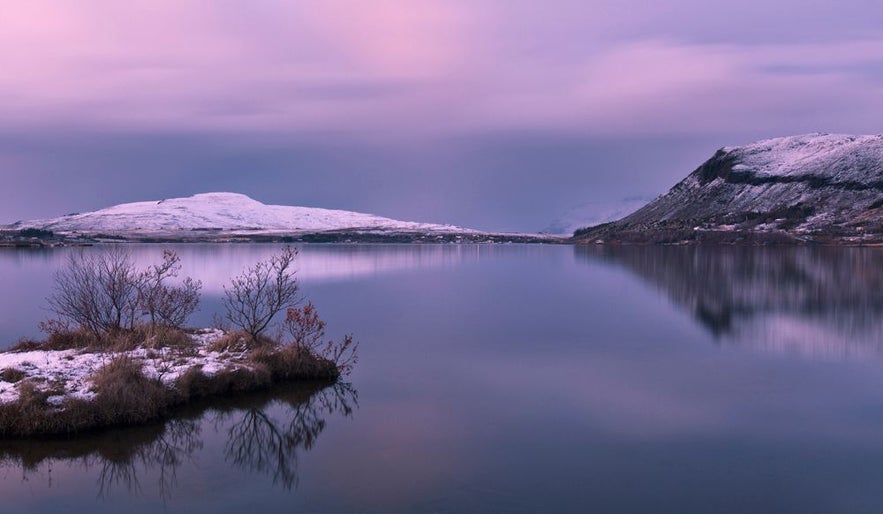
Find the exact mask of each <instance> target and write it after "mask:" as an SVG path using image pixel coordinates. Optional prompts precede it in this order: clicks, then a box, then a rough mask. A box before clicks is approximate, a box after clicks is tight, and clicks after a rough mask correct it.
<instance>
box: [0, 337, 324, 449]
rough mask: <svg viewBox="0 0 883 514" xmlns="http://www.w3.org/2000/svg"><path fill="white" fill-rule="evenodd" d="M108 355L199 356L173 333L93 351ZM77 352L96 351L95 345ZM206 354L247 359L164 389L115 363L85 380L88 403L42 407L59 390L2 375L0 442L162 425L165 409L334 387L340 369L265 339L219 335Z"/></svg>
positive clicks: (13, 373) (122, 361) (12, 373)
mask: <svg viewBox="0 0 883 514" xmlns="http://www.w3.org/2000/svg"><path fill="white" fill-rule="evenodd" d="M81 335H82V334H59V335H58V337H57V338H56V339H52V340H51V341H50V340H47V341H46V342H44V343H41V344H40V345H39V346H38V348H36V349H41V350H45V349H47V346H52V347H63V348H65V349H68V348H70V347H71V346H72V345H73V344H79V343H82V342H83V341H87V340H85V339H80V338H79V337H80V336H81ZM139 341H140V343H139ZM72 342H75V343H72ZM147 345H150V346H147ZM108 347H112V348H113V351H128V350H131V349H134V348H137V347H142V348H143V347H148V348H150V351H152V352H154V354H158V353H159V349H162V348H174V349H175V350H176V352H175V353H176V354H178V353H182V352H183V353H187V352H188V351H189V350H190V349H192V350H193V351H194V352H196V351H198V348H197V347H196V346H195V343H194V342H193V341H192V340H191V339H190V337H189V336H187V334H186V333H184V332H182V331H180V330H169V331H156V330H155V329H154V330H152V331H150V332H149V333H148V332H138V331H129V332H127V333H124V334H117V335H115V336H114V337H113V338H108V339H107V340H106V341H104V342H102V343H100V348H104V349H105V350H104V351H107V350H106V349H107V348H108ZM83 349H84V350H85V351H93V350H96V346H95V343H94V341H93V342H89V343H87V344H86V346H85V347H84V348H83ZM211 349H213V350H215V351H229V352H245V353H246V355H247V359H246V360H245V361H244V362H242V363H240V364H239V365H235V364H231V365H230V366H229V367H228V368H226V369H223V370H221V371H219V372H217V373H214V374H212V375H206V374H205V373H203V371H202V370H201V368H200V367H199V366H194V367H192V368H190V369H189V370H187V371H186V372H184V373H183V374H182V375H181V376H179V377H178V378H177V379H176V380H175V381H174V382H173V383H170V384H169V383H163V382H162V381H161V380H160V379H159V378H150V377H148V376H146V375H145V374H144V372H143V370H142V363H141V361H139V360H136V359H133V358H131V357H128V356H127V355H118V356H116V357H115V358H113V359H112V360H110V361H109V362H108V363H107V364H106V365H104V366H103V367H101V368H100V369H98V370H97V371H96V372H95V373H94V374H93V375H92V376H91V377H89V380H90V381H91V383H92V384H93V387H92V391H93V392H94V393H95V396H94V398H92V399H88V400H87V399H80V398H73V397H65V398H64V399H63V400H62V401H61V402H60V403H58V402H54V403H49V402H48V401H47V399H48V398H49V397H50V396H63V395H64V394H65V391H64V384H63V383H55V382H52V383H50V382H46V381H43V382H39V383H38V382H36V381H35V380H33V379H29V378H26V376H25V374H24V372H22V371H21V370H17V369H14V368H7V369H4V370H3V371H0V379H2V380H4V381H7V382H14V383H17V386H16V387H17V388H18V391H19V398H18V399H17V400H16V401H14V402H9V403H5V404H0V437H27V436H35V435H50V434H72V433H79V432H84V431H88V430H93V429H98V428H103V427H110V426H120V425H133V424H140V423H144V422H147V421H150V420H154V419H159V418H162V417H164V416H166V415H168V413H169V411H170V410H171V409H172V408H174V407H177V406H180V405H184V404H187V403H188V402H191V401H194V400H198V399H203V398H209V397H224V396H228V395H231V394H234V393H243V392H248V391H257V390H262V389H267V388H269V387H270V386H272V385H274V384H276V383H280V382H291V381H315V380H324V381H334V380H336V379H337V378H338V377H339V376H340V375H341V372H340V371H341V369H340V368H339V367H338V365H337V364H336V363H335V362H334V361H333V360H329V359H328V358H326V357H324V356H322V355H320V354H319V353H317V352H316V351H314V350H311V349H309V348H304V347H300V346H296V345H280V344H279V343H277V342H275V341H272V340H270V339H264V338H262V339H261V340H259V341H254V340H253V339H252V338H250V337H249V336H248V335H247V334H243V333H241V332H233V333H231V334H228V335H226V336H225V337H223V338H221V339H219V340H218V341H217V342H215V343H214V344H213V345H212V347H211Z"/></svg>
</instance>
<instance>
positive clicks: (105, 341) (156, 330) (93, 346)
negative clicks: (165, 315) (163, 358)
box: [9, 325, 196, 352]
mask: <svg viewBox="0 0 883 514" xmlns="http://www.w3.org/2000/svg"><path fill="white" fill-rule="evenodd" d="M137 348H149V349H155V350H158V349H162V348H175V349H178V350H181V351H184V352H186V351H187V350H191V349H194V350H195V348H196V343H195V342H194V341H193V339H192V338H191V337H190V336H189V335H188V334H187V333H186V332H185V331H184V330H181V329H178V328H172V327H163V326H149V325H139V326H136V327H135V328H133V329H132V330H119V331H116V332H112V333H111V332H109V333H106V334H102V335H101V336H100V337H98V336H96V335H95V334H93V333H92V332H89V331H87V330H83V329H64V328H59V327H58V326H53V328H52V330H50V331H49V332H48V336H47V337H46V339H45V340H43V341H33V340H23V341H19V342H18V343H16V344H15V345H13V346H12V347H11V348H10V349H9V351H11V352H32V351H64V350H83V351H86V352H128V351H132V350H135V349H137Z"/></svg>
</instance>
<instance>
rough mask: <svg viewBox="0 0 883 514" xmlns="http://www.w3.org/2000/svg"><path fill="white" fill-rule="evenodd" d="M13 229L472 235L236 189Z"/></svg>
mask: <svg viewBox="0 0 883 514" xmlns="http://www.w3.org/2000/svg"><path fill="white" fill-rule="evenodd" d="M11 228H13V229H18V230H21V229H27V228H35V229H42V230H51V231H53V232H56V233H79V234H108V235H124V236H128V235H151V234H165V235H169V234H176V233H186V232H204V231H221V232H235V233H267V232H270V233H289V234H300V233H323V232H345V231H352V232H385V233H390V232H394V233H422V234H454V233H456V234H477V233H478V232H477V231H474V230H469V229H464V228H461V227H456V226H453V225H437V224H430V223H415V222H409V221H398V220H394V219H390V218H383V217H380V216H375V215H372V214H363V213H358V212H350V211H339V210H329V209H317V208H311V207H290V206H283V205H265V204H263V203H261V202H258V201H256V200H253V199H251V198H249V197H248V196H245V195H242V194H237V193H204V194H197V195H194V196H190V197H187V198H173V199H168V200H160V201H152V202H136V203H126V204H121V205H115V206H113V207H108V208H106V209H101V210H98V211H94V212H87V213H83V214H71V215H67V216H62V217H60V218H52V219H45V220H34V221H20V222H18V223H15V224H14V225H12V226H11Z"/></svg>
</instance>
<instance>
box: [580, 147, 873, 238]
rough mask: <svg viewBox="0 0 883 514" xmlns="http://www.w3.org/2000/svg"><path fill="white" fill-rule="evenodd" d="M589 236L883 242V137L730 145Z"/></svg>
mask: <svg viewBox="0 0 883 514" xmlns="http://www.w3.org/2000/svg"><path fill="white" fill-rule="evenodd" d="M575 240H576V241H577V242H583V243H608V244H610V243H637V244H642V243H666V244H679V243H692V244H696V243H729V244H837V245H843V244H846V245H870V244H883V135H874V136H852V135H839V134H808V135H802V136H791V137H782V138H776V139H768V140H764V141H759V142H756V143H752V144H749V145H745V146H739V147H725V148H721V149H720V150H718V151H717V153H715V154H714V156H712V157H711V159H709V160H708V161H706V162H705V163H704V164H702V165H701V166H700V167H699V168H697V169H696V170H695V171H693V172H692V173H691V174H690V175H689V176H687V177H686V178H685V179H684V180H682V181H681V182H679V183H678V184H677V185H675V186H674V187H672V188H671V190H669V191H668V192H667V193H666V194H664V195H662V196H660V197H658V198H656V199H655V200H653V201H652V202H650V203H649V204H647V205H646V206H644V207H642V208H640V209H638V210H636V211H635V212H633V213H632V214H629V215H628V216H626V217H624V218H622V219H619V220H617V221H613V222H611V223H605V224H602V225H597V226H594V227H588V228H585V229H582V230H578V231H577V232H576V233H575Z"/></svg>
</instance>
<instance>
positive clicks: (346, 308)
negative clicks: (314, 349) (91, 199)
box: [0, 246, 883, 514]
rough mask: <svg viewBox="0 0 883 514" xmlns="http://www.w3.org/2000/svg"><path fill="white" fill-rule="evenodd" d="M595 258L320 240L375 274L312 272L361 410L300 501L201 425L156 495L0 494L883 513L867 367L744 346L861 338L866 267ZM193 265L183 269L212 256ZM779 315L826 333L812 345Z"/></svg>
mask: <svg viewBox="0 0 883 514" xmlns="http://www.w3.org/2000/svg"><path fill="white" fill-rule="evenodd" d="M223 249H224V251H229V252H230V253H235V252H240V251H241V252H244V253H243V255H248V258H243V259H241V260H240V259H236V258H234V257H235V256H234V257H229V262H230V263H231V264H230V265H231V266H234V265H235V266H238V265H244V263H245V262H246V261H249V260H250V259H251V257H252V256H253V255H255V254H254V253H252V252H259V253H260V252H265V251H271V249H270V247H258V248H252V247H244V246H243V247H238V246H237V247H224V248H223ZM150 251H156V252H158V251H159V249H158V248H153V247H151V248H150ZM594 251H595V250H582V249H577V250H576V251H575V250H574V249H573V248H571V247H564V246H562V247H539V246H537V247H522V246H497V247H469V246H467V247H447V246H442V247H426V248H414V247H357V248H354V249H348V248H339V247H318V248H316V247H307V248H305V249H304V250H303V253H302V255H301V257H303V258H304V259H305V260H306V259H307V257H308V256H309V255H312V256H313V257H312V258H315V259H320V258H322V259H324V258H327V259H329V260H334V259H337V261H336V262H340V263H344V264H341V267H344V266H346V265H348V264H347V263H364V262H377V263H378V264H377V266H378V268H380V269H384V270H385V271H384V272H382V273H381V272H376V273H375V272H374V271H370V272H366V273H359V274H355V273H354V274H351V275H348V274H346V273H344V274H339V275H334V276H335V278H333V279H331V280H318V279H317V280H314V281H310V280H307V279H306V278H304V289H305V293H307V294H308V295H309V297H310V298H311V299H313V300H314V301H315V302H316V304H317V306H318V307H319V309H320V312H321V313H322V314H323V316H324V317H325V318H326V320H327V321H328V323H329V328H330V330H331V331H332V332H333V333H334V334H335V335H336V334H340V333H343V332H352V333H354V334H355V335H356V338H357V339H359V340H360V341H361V342H362V347H361V348H362V351H361V358H360V362H359V364H358V366H357V368H356V371H355V372H354V374H353V376H352V377H351V380H352V382H353V383H354V385H355V386H356V388H357V389H358V391H359V405H360V406H359V408H358V409H357V410H356V411H355V412H354V414H353V416H352V418H344V417H342V416H329V417H328V419H327V421H328V423H327V426H326V427H325V429H324V430H323V432H322V434H321V436H320V437H319V438H318V439H317V441H316V444H315V445H314V446H313V447H312V449H310V450H309V451H305V452H302V454H301V458H300V459H299V461H298V466H299V468H298V469H299V470H300V473H299V479H300V480H299V485H298V487H297V488H296V489H294V490H293V491H285V490H284V488H280V487H279V486H278V485H275V486H274V485H273V482H272V480H270V479H269V478H268V477H267V475H265V474H264V475H262V474H260V473H252V472H247V471H246V470H243V469H242V468H237V467H235V466H231V465H230V464H229V463H227V462H225V459H224V447H225V446H224V445H225V436H224V433H218V432H216V431H215V429H214V425H213V422H212V420H210V419H209V420H204V421H202V422H201V424H202V427H203V434H204V435H205V437H204V438H203V442H204V448H203V449H201V450H200V451H199V452H197V454H196V455H195V457H194V459H195V460H194V462H188V463H185V464H184V465H183V466H182V468H181V470H180V472H179V486H178V488H177V489H176V490H175V493H174V494H173V495H172V496H171V498H170V499H168V500H167V501H166V504H165V505H163V502H162V500H161V498H159V497H158V496H157V492H156V490H155V487H154V486H153V485H151V484H153V483H154V482H151V480H152V479H154V478H155V477H154V476H153V475H149V474H147V475H145V479H144V481H143V485H144V488H143V491H142V493H141V494H139V495H129V494H127V493H125V492H119V493H117V494H114V495H113V496H112V497H111V498H109V499H104V500H97V499H96V497H95V496H96V486H95V484H96V480H97V478H98V476H97V474H98V470H97V468H96V467H94V466H86V467H82V466H80V465H78V464H64V463H58V465H57V466H55V467H54V468H53V470H52V473H51V476H52V477H53V487H52V488H51V489H50V488H48V486H47V483H48V477H49V472H48V470H47V469H45V468H41V470H40V471H39V473H38V474H37V475H33V476H31V477H30V478H29V479H28V481H27V482H22V480H21V479H20V477H21V471H20V470H19V469H17V468H8V467H7V468H3V469H2V470H0V496H2V498H3V499H4V502H5V505H8V506H10V508H12V507H15V511H16V512H18V511H27V509H31V510H34V511H41V512H43V511H45V512H72V511H79V510H88V511H90V512H96V513H98V512H118V511H120V510H122V509H125V510H126V511H127V512H130V513H132V514H135V513H142V512H154V511H158V510H160V509H165V510H166V511H168V512H241V511H242V510H245V509H255V508H261V509H264V510H268V511H281V510H286V511H287V510H292V511H294V510H301V511H326V512H347V511H360V512H487V511H498V512H605V513H631V512H663V513H678V514H681V513H684V512H715V513H744V512H752V513H761V512H770V513H772V512H775V513H776V514H781V513H805V512H826V513H832V512H833V513H837V512H844V513H850V514H852V513H861V512H877V511H880V510H881V509H883V492H881V491H880V488H879V483H880V482H881V480H883V367H881V365H880V364H881V360H880V359H879V356H878V354H876V352H875V351H868V352H866V353H855V354H852V355H859V356H862V357H866V358H864V359H840V360H837V359H829V360H814V359H804V358H802V354H801V358H791V354H789V353H774V354H770V353H767V352H766V351H764V352H756V351H744V350H743V349H744V348H746V347H749V346H750V347H752V348H754V347H760V348H763V349H764V350H766V349H768V347H767V346H766V344H760V343H757V344H753V345H752V344H751V343H752V342H753V341H759V342H762V341H764V339H762V338H760V337H759V335H758V336H757V337H755V336H750V335H749V332H747V331H748V330H755V328H754V327H755V326H758V327H763V326H765V327H766V328H764V329H762V330H761V332H762V334H769V335H770V337H772V336H774V335H775V334H776V333H779V334H781V335H788V336H789V337H791V339H782V338H780V339H778V340H779V341H785V340H793V341H794V343H793V344H800V342H801V341H804V340H805V341H809V342H810V343H812V344H815V342H814V341H817V340H820V341H822V342H824V343H826V344H828V343H830V344H834V345H838V344H840V343H839V342H838V341H842V340H844V338H846V339H848V337H850V336H852V335H855V334H859V335H861V334H866V335H868V334H872V332H869V331H868V330H870V329H868V328H867V327H874V326H875V323H876V322H877V318H876V316H875V313H876V312H878V311H877V307H876V306H877V305H878V304H877V300H876V296H875V295H876V294H877V293H875V292H871V291H867V290H866V289H864V288H863V286H862V284H867V285H870V286H874V285H875V284H877V282H876V280H877V279H876V272H875V271H874V268H875V266H874V263H875V259H876V257H873V255H874V254H870V255H871V257H866V256H865V255H866V254H865V253H862V252H858V253H853V252H851V251H847V252H845V253H844V254H843V255H846V256H847V257H837V256H835V257H830V256H828V255H827V254H826V253H825V252H821V253H819V252H817V251H807V252H808V253H803V252H804V251H803V250H801V251H800V252H797V253H796V254H790V253H789V252H790V250H789V251H785V252H784V253H777V252H779V251H778V250H765V252H767V253H766V254H765V255H766V257H763V258H761V257H758V255H760V254H755V255H754V256H753V257H752V256H744V255H742V256H740V255H738V254H733V253H726V252H724V254H723V255H722V256H717V257H715V256H714V255H711V256H709V254H707V253H703V252H704V250H702V251H697V250H696V249H692V250H691V249H686V250H684V249H680V250H672V249H656V250H629V249H619V250H615V251H614V250H611V252H610V253H609V254H603V253H602V254H595V253H589V254H587V253H584V252H594ZM630 251H631V252H635V253H628V252H630ZM192 252H193V253H191V254H183V252H182V255H183V256H184V258H185V262H186V261H187V259H188V258H189V259H190V260H191V261H193V262H198V261H199V259H200V258H203V256H204V255H205V254H201V253H200V252H207V250H204V249H203V248H194V249H193V251H192ZM322 252H329V253H331V254H334V255H329V256H327V257H325V256H324V254H323V253H322ZM372 252H376V253H378V254H379V255H377V256H371V257H366V256H365V254H370V253H372ZM397 252H399V253H403V254H404V255H400V256H398V257H393V256H392V254H395V253H397ZM421 252H423V253H421ZM157 254H158V253H157ZM218 255H219V257H218V259H219V260H221V259H222V258H226V257H223V255H224V254H223V253H218ZM777 255H778V257H776V256H777ZM384 256H388V257H389V258H388V259H387V258H386V257H384ZM381 262H382V263H381ZM240 263H241V264H240ZM388 263H401V264H400V266H399V267H396V266H393V265H390V266H386V264H388ZM776 263H778V264H776ZM225 266H226V264H225V265H223V266H222V265H218V269H223V268H224V267H225ZM197 267H198V266H197ZM356 267H357V266H356ZM393 268H395V269H393ZM38 269H39V266H36V265H35V266H33V267H32V270H38ZM881 273H883V271H881ZM850 275H854V276H855V277H856V278H855V279H854V280H851V279H849V278H848V277H849V276H850ZM33 276H36V275H33ZM341 277H347V278H341ZM776 277H778V278H776ZM783 277H784V278H783ZM823 277H828V278H823ZM648 283H649V284H653V285H654V286H655V289H654V288H650V287H647V284H648ZM833 285H836V286H838V287H837V288H832V287H833ZM660 293H662V294H660ZM43 294H45V293H43ZM777 318H781V319H785V320H786V321H787V320H789V319H791V318H794V319H796V320H797V321H799V322H800V326H801V327H803V326H810V327H813V326H817V329H813V330H810V331H809V333H806V335H805V336H801V335H800V334H803V332H798V331H797V330H796V328H794V327H793V326H792V325H790V324H787V323H780V322H775V323H774V322H771V321H769V320H774V319H777ZM806 323H809V325H806ZM813 323H815V324H816V325H812V324H813ZM764 330H765V331H766V332H764ZM810 333H812V334H814V335H815V336H816V337H817V338H818V339H810V338H809V335H810ZM825 334H829V336H830V338H829V336H826V335H825ZM838 334H839V335H840V336H842V337H839V338H838V337H835V336H838ZM868 337H869V338H866V339H861V338H858V339H856V341H855V343H856V344H857V345H858V346H860V347H862V348H864V347H865V346H867V345H868V343H873V342H875V341H874V340H872V339H870V335H869V336H868ZM721 341H723V342H726V343H737V344H725V345H721V344H720V342H721ZM807 344H809V343H807ZM862 345H864V346H862ZM869 347H870V348H872V349H873V348H874V346H873V345H872V344H871V345H870V346H869ZM842 353H843V352H840V353H838V352H837V351H835V352H833V353H832V354H831V355H840V354H842Z"/></svg>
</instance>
